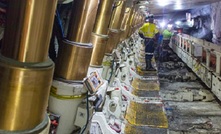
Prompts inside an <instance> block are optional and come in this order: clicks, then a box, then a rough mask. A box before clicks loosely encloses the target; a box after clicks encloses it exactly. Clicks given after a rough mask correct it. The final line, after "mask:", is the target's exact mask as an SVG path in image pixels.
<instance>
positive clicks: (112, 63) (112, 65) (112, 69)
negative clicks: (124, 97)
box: [108, 60, 114, 83]
mask: <svg viewBox="0 0 221 134" xmlns="http://www.w3.org/2000/svg"><path fill="white" fill-rule="evenodd" d="M110 67H111V75H110V77H109V79H108V83H110V80H111V77H112V76H113V72H114V60H113V61H112V62H111V66H110Z"/></svg>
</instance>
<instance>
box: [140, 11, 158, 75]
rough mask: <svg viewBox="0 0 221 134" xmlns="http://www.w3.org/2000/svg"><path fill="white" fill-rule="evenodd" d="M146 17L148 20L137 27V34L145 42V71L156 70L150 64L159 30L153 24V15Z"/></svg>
mask: <svg viewBox="0 0 221 134" xmlns="http://www.w3.org/2000/svg"><path fill="white" fill-rule="evenodd" d="M146 19H148V22H146V23H144V24H143V26H142V27H140V28H139V35H140V37H141V38H143V39H144V44H145V60H146V71H156V70H155V69H154V68H153V66H152V64H151V60H152V58H153V54H154V50H155V41H157V35H158V33H159V31H158V29H157V27H156V25H155V24H154V17H153V15H149V16H148V17H147V18H146Z"/></svg>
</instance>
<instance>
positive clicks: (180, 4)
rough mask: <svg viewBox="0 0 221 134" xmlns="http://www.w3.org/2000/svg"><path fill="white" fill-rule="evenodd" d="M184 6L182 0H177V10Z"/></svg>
mask: <svg viewBox="0 0 221 134" xmlns="http://www.w3.org/2000/svg"><path fill="white" fill-rule="evenodd" d="M182 8H183V6H182V2H181V1H180V0H177V1H176V4H175V9H176V10H180V9H182Z"/></svg>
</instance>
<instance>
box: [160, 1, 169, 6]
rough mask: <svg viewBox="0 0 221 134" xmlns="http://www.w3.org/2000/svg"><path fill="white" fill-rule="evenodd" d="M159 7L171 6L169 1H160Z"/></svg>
mask: <svg viewBox="0 0 221 134" xmlns="http://www.w3.org/2000/svg"><path fill="white" fill-rule="evenodd" d="M158 5H159V6H162V7H164V6H166V5H169V2H168V0H158Z"/></svg>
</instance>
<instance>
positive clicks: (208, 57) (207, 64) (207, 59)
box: [206, 50, 210, 68]
mask: <svg viewBox="0 0 221 134" xmlns="http://www.w3.org/2000/svg"><path fill="white" fill-rule="evenodd" d="M206 67H207V68H209V67H210V51H209V50H206Z"/></svg>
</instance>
